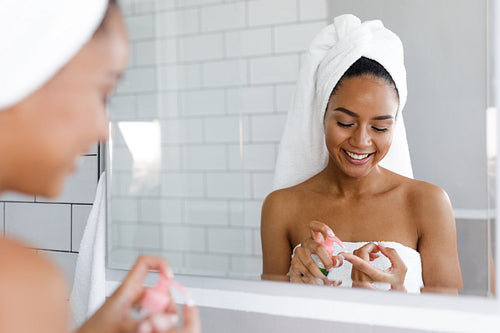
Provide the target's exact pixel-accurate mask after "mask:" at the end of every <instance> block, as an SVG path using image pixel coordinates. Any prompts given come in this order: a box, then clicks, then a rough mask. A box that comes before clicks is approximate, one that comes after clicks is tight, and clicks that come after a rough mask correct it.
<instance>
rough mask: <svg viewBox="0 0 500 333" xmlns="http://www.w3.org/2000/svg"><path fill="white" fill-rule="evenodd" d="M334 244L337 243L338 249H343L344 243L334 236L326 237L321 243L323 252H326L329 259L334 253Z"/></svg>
mask: <svg viewBox="0 0 500 333" xmlns="http://www.w3.org/2000/svg"><path fill="white" fill-rule="evenodd" d="M335 243H337V244H338V245H339V246H340V247H342V248H344V249H345V245H344V243H342V241H341V240H340V239H339V238H338V237H337V236H335V235H330V234H329V235H327V236H326V238H325V240H324V241H323V242H322V243H321V245H323V247H324V248H325V250H326V251H327V252H328V255H329V256H330V257H331V256H332V255H333V252H334V251H335Z"/></svg>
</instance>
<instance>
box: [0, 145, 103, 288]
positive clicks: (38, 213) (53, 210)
mask: <svg viewBox="0 0 500 333" xmlns="http://www.w3.org/2000/svg"><path fill="white" fill-rule="evenodd" d="M98 151H99V148H98V146H97V145H96V146H95V147H94V148H93V149H91V150H90V151H89V152H87V154H85V155H84V156H82V157H81V160H80V162H79V167H78V170H77V171H76V173H75V174H73V175H71V176H70V177H69V179H68V180H67V182H66V184H65V186H64V190H63V192H62V194H61V195H60V196H59V197H57V198H55V199H46V198H43V197H39V196H28V195H23V194H19V193H14V192H8V193H4V194H2V195H1V196H0V228H1V229H0V230H1V233H2V234H5V235H6V236H8V237H15V238H18V239H20V240H22V241H24V242H26V243H28V244H29V246H31V247H33V251H35V252H37V253H40V254H42V255H46V256H48V257H49V258H51V259H52V260H53V261H54V262H55V263H56V264H58V265H59V266H60V268H61V269H62V271H63V273H64V274H65V275H66V277H67V280H68V284H69V285H70V286H71V284H72V282H73V275H74V270H75V265H76V258H77V256H78V249H79V246H80V240H81V237H82V234H83V230H84V228H85V224H86V222H87V218H88V215H89V213H90V209H91V208H92V202H93V201H94V196H95V190H96V187H97V181H98V175H99V154H98Z"/></svg>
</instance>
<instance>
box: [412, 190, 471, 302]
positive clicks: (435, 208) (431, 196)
mask: <svg viewBox="0 0 500 333" xmlns="http://www.w3.org/2000/svg"><path fill="white" fill-rule="evenodd" d="M421 185H422V186H420V189H419V190H418V191H417V193H415V194H414V195H413V196H412V198H411V200H410V202H411V205H412V207H413V209H411V211H412V212H413V214H414V216H416V217H417V228H418V245H417V250H418V252H419V253H420V256H421V259H422V277H423V281H424V286H425V288H424V289H423V291H426V289H428V290H433V291H436V290H440V289H442V290H444V291H445V292H447V293H449V292H450V291H452V292H453V293H457V291H458V290H459V289H462V288H463V284H462V274H461V271H460V264H459V261H458V252H457V234H456V225H455V217H454V216H453V209H452V206H451V203H450V199H449V198H448V195H447V194H446V192H445V191H444V190H442V189H441V188H439V187H437V186H435V185H431V184H427V183H422V184H421Z"/></svg>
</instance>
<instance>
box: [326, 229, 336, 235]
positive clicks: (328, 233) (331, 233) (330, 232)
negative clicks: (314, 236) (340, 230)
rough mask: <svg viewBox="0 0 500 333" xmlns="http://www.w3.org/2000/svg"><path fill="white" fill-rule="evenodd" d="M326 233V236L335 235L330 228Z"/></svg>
mask: <svg viewBox="0 0 500 333" xmlns="http://www.w3.org/2000/svg"><path fill="white" fill-rule="evenodd" d="M326 234H327V235H328V236H335V234H334V233H333V231H332V230H331V229H328V230H327V231H326Z"/></svg>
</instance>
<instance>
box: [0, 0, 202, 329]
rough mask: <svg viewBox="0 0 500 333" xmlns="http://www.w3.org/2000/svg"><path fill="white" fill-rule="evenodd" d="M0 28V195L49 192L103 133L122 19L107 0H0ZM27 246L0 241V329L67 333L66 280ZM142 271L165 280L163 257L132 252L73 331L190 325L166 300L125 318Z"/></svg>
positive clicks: (120, 62)
mask: <svg viewBox="0 0 500 333" xmlns="http://www.w3.org/2000/svg"><path fill="white" fill-rule="evenodd" d="M0 30H2V35H1V37H0V41H1V43H0V58H1V61H0V87H1V89H0V155H1V156H2V159H1V162H0V192H3V191H6V190H13V191H18V192H22V193H26V194H30V195H42V196H45V197H50V198H51V197H55V196H56V195H58V194H59V193H60V192H61V189H62V185H63V182H64V179H65V178H66V177H67V176H68V175H69V174H70V173H71V172H72V171H74V169H75V162H76V159H78V158H79V156H80V155H81V154H83V153H85V152H87V151H88V150H89V149H90V148H91V147H92V146H93V145H95V144H97V142H98V141H99V140H106V138H107V135H108V121H107V116H106V99H107V97H108V96H109V95H110V94H111V93H112V91H113V89H114V87H115V86H116V84H117V82H118V80H119V78H120V75H121V73H122V72H123V71H124V68H125V66H126V64H127V58H128V39H127V34H126V30H125V26H124V22H123V18H122V16H121V14H120V11H119V9H118V5H117V4H116V1H109V3H108V1H107V0H75V1H65V0H62V1H61V0H44V1H38V0H6V1H1V2H0ZM28 246H29V245H27V244H24V243H21V242H19V241H18V240H13V239H9V238H4V237H2V238H1V239H0V332H9V333H14V332H15V333H28V332H29V333H32V332H38V333H63V332H64V333H66V332H69V330H70V322H69V319H70V314H69V302H68V298H69V293H68V290H67V288H66V281H64V279H63V277H62V274H61V272H60V271H59V270H58V269H57V268H56V267H55V265H54V264H53V263H52V262H50V261H49V260H48V259H46V258H45V257H44V256H43V255H38V254H36V253H34V251H32V250H31V249H29V248H28ZM150 270H157V271H159V273H160V274H163V275H164V276H166V277H168V278H171V277H172V271H171V269H170V268H169V265H168V262H167V261H166V260H165V259H163V258H160V257H155V256H143V257H141V258H139V259H138V260H137V262H136V264H135V265H134V267H132V269H131V270H130V273H129V274H128V275H127V277H126V278H125V280H124V281H123V283H122V284H121V285H120V286H119V287H118V288H117V290H116V291H115V292H114V293H113V294H112V295H111V296H110V297H108V299H107V301H106V302H105V304H104V305H103V306H102V307H101V308H100V309H99V310H97V312H96V313H95V314H94V315H93V316H92V317H91V318H89V319H88V320H87V321H86V322H85V323H84V324H83V325H82V326H81V327H79V328H78V329H77V330H76V332H78V333H84V332H93V333H96V332H142V333H147V332H149V333H159V332H170V333H174V332H186V333H188V332H192V333H195V332H199V331H200V323H199V317H198V311H197V308H196V307H195V306H185V307H184V321H183V323H182V325H181V324H179V325H177V322H178V321H179V317H178V316H177V309H176V307H175V305H174V304H171V305H170V306H169V307H168V309H167V310H166V311H164V312H162V313H158V314H153V315H150V316H148V317H147V318H144V319H142V320H134V319H133V318H132V317H131V309H132V307H133V306H134V305H135V304H137V303H138V300H140V299H141V297H142V295H143V292H144V290H145V288H144V287H143V282H144V279H145V278H146V275H147V274H148V272H149V271H150ZM175 325H177V326H182V327H177V326H175Z"/></svg>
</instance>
